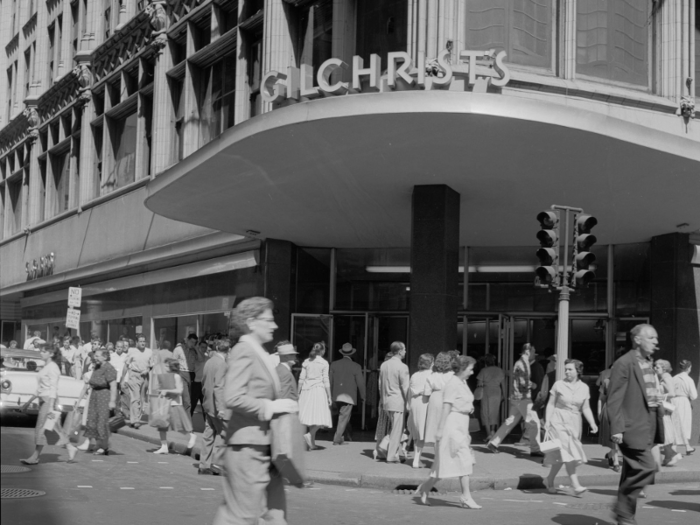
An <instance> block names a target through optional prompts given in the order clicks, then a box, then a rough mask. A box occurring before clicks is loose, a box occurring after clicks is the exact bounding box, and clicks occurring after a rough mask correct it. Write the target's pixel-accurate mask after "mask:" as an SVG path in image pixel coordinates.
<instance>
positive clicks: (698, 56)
mask: <svg viewBox="0 0 700 525" xmlns="http://www.w3.org/2000/svg"><path fill="white" fill-rule="evenodd" d="M694 32H695V83H694V85H695V96H696V97H699V98H700V0H695V30H694Z"/></svg>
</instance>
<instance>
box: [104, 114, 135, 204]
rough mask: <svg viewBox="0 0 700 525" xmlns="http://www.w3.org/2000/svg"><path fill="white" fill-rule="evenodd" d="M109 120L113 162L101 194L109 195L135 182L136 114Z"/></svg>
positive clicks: (106, 175)
mask: <svg viewBox="0 0 700 525" xmlns="http://www.w3.org/2000/svg"><path fill="white" fill-rule="evenodd" d="M111 120H112V123H111V130H110V135H111V138H112V148H111V152H112V155H113V159H114V162H113V163H112V166H111V169H110V170H109V171H108V172H107V173H106V174H105V179H104V182H103V184H102V185H103V187H104V191H103V193H109V192H110V191H113V190H116V189H117V188H121V187H123V186H126V185H127V184H129V183H131V182H134V180H136V179H135V177H136V126H137V122H138V118H137V116H136V113H132V114H131V115H129V116H128V117H124V118H120V119H111Z"/></svg>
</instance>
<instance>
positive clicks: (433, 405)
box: [423, 352, 454, 445]
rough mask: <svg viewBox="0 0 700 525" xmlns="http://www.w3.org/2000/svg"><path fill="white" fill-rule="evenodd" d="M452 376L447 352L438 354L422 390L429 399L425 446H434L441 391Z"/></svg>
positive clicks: (438, 421) (450, 360)
mask: <svg viewBox="0 0 700 525" xmlns="http://www.w3.org/2000/svg"><path fill="white" fill-rule="evenodd" d="M453 375H454V372H453V371H452V356H451V355H450V353H449V352H440V353H439V354H438V355H437V357H436V358H435V365H434V366H433V373H432V374H431V375H430V376H429V377H428V378H427V379H426V381H425V389H424V390H423V395H424V396H426V397H427V398H429V399H430V401H428V411H427V414H426V417H425V445H435V432H436V431H437V427H438V423H440V416H441V415H442V389H443V388H445V385H446V384H447V382H448V381H449V380H450V379H452V376H453Z"/></svg>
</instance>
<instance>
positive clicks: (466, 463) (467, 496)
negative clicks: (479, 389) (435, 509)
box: [415, 355, 481, 509]
mask: <svg viewBox="0 0 700 525" xmlns="http://www.w3.org/2000/svg"><path fill="white" fill-rule="evenodd" d="M475 364H476V361H475V360H474V358H472V357H469V356H466V355H459V356H453V357H452V371H453V376H452V378H451V379H450V380H449V381H448V382H447V384H446V385H445V388H444V390H443V393H442V401H443V404H442V414H441V416H440V423H439V425H438V429H437V431H436V434H435V438H436V440H437V446H436V454H435V462H434V463H433V468H432V470H431V472H430V477H429V478H428V479H427V480H425V481H424V482H423V483H422V484H421V485H419V486H418V489H416V493H415V494H416V495H417V496H420V499H421V502H422V503H423V505H430V502H429V501H428V494H430V490H431V489H432V488H433V486H434V485H435V484H436V483H437V482H438V481H439V480H441V479H446V478H459V483H460V485H461V487H462V495H461V496H460V498H459V501H460V503H461V505H462V507H465V508H468V509H480V508H481V505H477V504H476V502H475V501H474V499H473V498H472V495H471V492H470V490H469V476H470V475H471V473H472V471H473V468H474V454H473V453H472V450H471V446H470V445H471V436H470V435H469V414H471V413H472V412H474V395H473V394H472V392H471V390H469V387H468V386H467V378H469V376H471V375H472V374H473V373H474V365H475Z"/></svg>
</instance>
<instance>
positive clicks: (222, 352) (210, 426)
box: [197, 339, 231, 475]
mask: <svg viewBox="0 0 700 525" xmlns="http://www.w3.org/2000/svg"><path fill="white" fill-rule="evenodd" d="M230 349H231V343H230V342H229V340H228V339H220V340H219V341H217V342H216V344H215V345H214V352H212V355H211V357H210V358H209V359H208V360H207V362H206V363H204V371H203V372H202V392H203V394H204V401H203V404H202V405H203V407H204V422H205V425H206V426H205V427H204V434H202V440H203V441H204V448H202V453H201V455H200V461H199V470H198V471H197V473H198V474H214V475H219V474H220V473H221V472H220V470H219V468H218V467H216V465H221V460H222V459H223V450H220V451H219V453H217V454H214V444H215V443H216V436H221V438H222V439H224V440H225V439H226V428H227V424H226V423H227V420H228V418H227V416H228V414H227V412H228V411H227V409H226V401H225V399H224V385H225V380H226V357H227V356H228V352H229V350H230ZM214 456H216V458H215V457H214ZM215 460H216V461H215Z"/></svg>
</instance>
